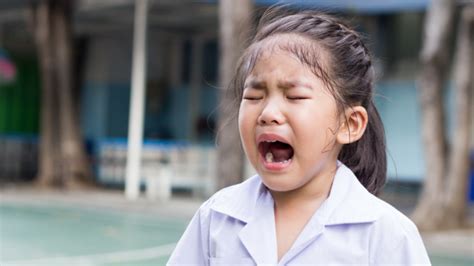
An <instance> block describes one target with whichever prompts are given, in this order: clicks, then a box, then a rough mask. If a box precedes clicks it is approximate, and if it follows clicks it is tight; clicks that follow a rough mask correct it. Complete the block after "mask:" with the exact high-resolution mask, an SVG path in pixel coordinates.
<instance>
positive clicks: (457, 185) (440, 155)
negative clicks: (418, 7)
mask: <svg viewBox="0 0 474 266" xmlns="http://www.w3.org/2000/svg"><path fill="white" fill-rule="evenodd" d="M454 11H455V1H451V0H434V1H433V2H432V6H431V8H430V9H429V10H428V13H427V17H426V22H425V23H426V24H425V39H424V43H423V48H422V53H421V63H422V70H421V73H420V79H419V97H420V103H421V108H422V137H423V144H424V151H425V169H426V177H425V180H424V186H423V192H422V194H421V197H420V199H419V202H418V205H417V207H416V208H415V211H414V213H413V215H412V218H413V221H414V222H415V223H416V224H417V225H418V227H419V229H420V230H425V231H426V230H436V229H444V228H451V227H458V226H459V225H461V224H462V221H463V219H464V217H465V209H466V200H467V199H466V194H467V193H466V192H467V190H466V187H467V176H468V167H469V161H468V157H469V156H468V154H469V145H468V142H469V130H470V125H469V123H471V121H470V118H469V117H470V112H469V108H470V99H471V98H470V97H469V93H470V86H472V83H471V80H470V78H471V76H472V74H473V72H472V62H471V61H472V54H471V53H472V51H471V50H472V35H471V33H470V31H471V26H470V25H471V24H470V23H472V22H467V20H466V19H464V18H463V21H462V22H461V26H460V30H459V36H458V49H457V54H456V77H455V79H456V82H455V83H456V84H455V87H456V88H455V93H456V96H455V97H456V101H457V102H456V104H457V105H456V108H457V109H456V112H455V114H456V115H457V117H456V121H455V123H456V125H455V127H456V128H455V130H454V138H453V141H452V142H451V143H452V145H451V146H448V141H447V140H446V133H445V128H446V126H445V121H444V113H443V111H444V101H443V86H444V84H445V81H446V74H445V73H448V65H449V60H448V56H449V54H448V51H449V50H450V49H449V46H448V44H449V43H450V42H449V37H450V36H449V33H450V32H451V31H452V25H453V24H454ZM463 17H467V15H464V16H463Z"/></svg>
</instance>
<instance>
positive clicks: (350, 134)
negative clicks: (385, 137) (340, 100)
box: [337, 106, 369, 144]
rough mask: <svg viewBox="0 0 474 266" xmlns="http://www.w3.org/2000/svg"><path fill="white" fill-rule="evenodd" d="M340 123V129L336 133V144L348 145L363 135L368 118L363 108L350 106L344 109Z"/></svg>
mask: <svg viewBox="0 0 474 266" xmlns="http://www.w3.org/2000/svg"><path fill="white" fill-rule="evenodd" d="M341 122H342V123H341V127H340V128H339V131H338V133H337V142H339V143H340V144H349V143H352V142H355V141H358V140H359V139H360V138H361V137H362V135H364V131H365V128H366V127H367V123H368V122H369V116H368V115H367V110H366V109H365V108H364V107H362V106H352V107H348V108H346V110H345V111H344V116H343V117H342V121H341Z"/></svg>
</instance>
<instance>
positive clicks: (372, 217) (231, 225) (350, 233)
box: [168, 163, 430, 265]
mask: <svg viewBox="0 0 474 266" xmlns="http://www.w3.org/2000/svg"><path fill="white" fill-rule="evenodd" d="M338 165H339V167H338V170H337V172H336V175H335V177H334V181H333V184H332V188H331V192H330V195H329V197H328V198H327V199H326V200H325V201H324V203H323V204H322V205H321V207H320V208H319V209H318V210H317V211H316V212H315V213H314V215H313V216H312V218H311V219H310V221H309V222H308V223H307V224H306V226H305V227H304V229H303V231H302V232H301V234H300V235H299V236H298V238H297V239H296V241H295V242H294V244H293V246H292V247H291V248H290V250H289V251H288V252H287V253H286V254H285V255H284V256H283V257H282V258H281V260H280V261H279V262H278V261H277V260H278V258H277V242H276V233H275V219H274V203H273V198H272V196H271V194H270V192H269V191H268V189H267V188H266V187H265V185H264V184H263V183H262V181H261V179H260V177H259V176H254V177H252V178H250V179H248V180H246V181H245V182H243V183H241V184H238V185H235V186H231V187H228V188H225V189H223V190H221V191H219V192H217V193H216V194H215V195H214V196H212V197H211V198H210V199H209V200H208V201H206V202H205V203H203V205H202V206H201V207H200V209H199V210H198V211H197V212H196V214H195V215H194V217H193V219H192V220H191V222H190V224H189V225H188V228H187V229H186V231H185V232H184V234H183V236H182V237H181V239H180V241H179V242H178V245H177V246H176V249H175V250H174V252H173V254H172V255H171V258H170V260H169V261H168V265H430V260H429V258H428V255H427V253H426V249H425V247H424V245H423V241H422V239H421V237H420V234H419V233H418V230H417V228H416V226H415V225H414V224H413V222H411V221H410V220H409V219H408V218H407V217H406V216H405V215H403V214H402V213H401V212H399V211H398V210H396V209H395V208H394V207H392V206H391V205H389V204H387V203H385V202H384V201H382V200H380V199H378V198H377V197H375V196H373V195H372V194H370V193H369V192H368V191H367V190H366V189H365V188H364V187H363V186H362V185H361V184H360V182H359V181H358V180H357V178H356V176H355V175H354V174H353V173H352V171H351V170H350V169H349V168H347V167H346V166H344V165H343V164H340V163H339V164H338Z"/></svg>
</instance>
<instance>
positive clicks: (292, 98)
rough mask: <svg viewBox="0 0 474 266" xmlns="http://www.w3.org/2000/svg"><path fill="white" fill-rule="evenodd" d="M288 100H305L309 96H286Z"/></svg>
mask: <svg viewBox="0 0 474 266" xmlns="http://www.w3.org/2000/svg"><path fill="white" fill-rule="evenodd" d="M286 98H287V99H288V100H307V99H309V97H304V96H287V97H286Z"/></svg>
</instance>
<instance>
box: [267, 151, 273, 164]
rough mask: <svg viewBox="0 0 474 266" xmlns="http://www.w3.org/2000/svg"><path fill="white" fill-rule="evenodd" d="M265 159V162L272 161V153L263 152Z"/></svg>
mask: <svg viewBox="0 0 474 266" xmlns="http://www.w3.org/2000/svg"><path fill="white" fill-rule="evenodd" d="M265 160H266V161H267V163H273V153H271V152H267V154H265Z"/></svg>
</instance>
